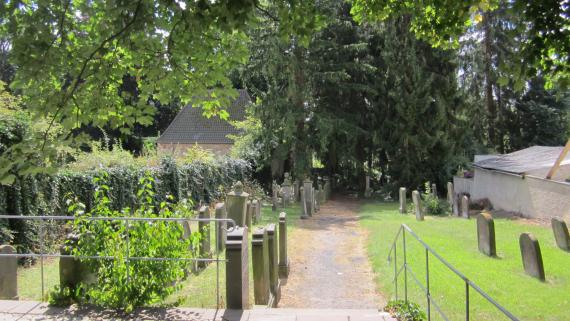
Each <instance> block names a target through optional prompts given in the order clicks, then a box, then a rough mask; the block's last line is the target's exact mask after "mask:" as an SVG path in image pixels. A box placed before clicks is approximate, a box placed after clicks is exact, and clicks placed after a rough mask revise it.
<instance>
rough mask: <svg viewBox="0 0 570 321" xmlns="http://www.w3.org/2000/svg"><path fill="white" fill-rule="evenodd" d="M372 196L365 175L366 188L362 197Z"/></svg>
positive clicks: (368, 178)
mask: <svg viewBox="0 0 570 321" xmlns="http://www.w3.org/2000/svg"><path fill="white" fill-rule="evenodd" d="M370 196H372V190H371V189H370V176H369V175H366V186H365V188H364V197H366V198H368V197H370Z"/></svg>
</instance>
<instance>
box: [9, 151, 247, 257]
mask: <svg viewBox="0 0 570 321" xmlns="http://www.w3.org/2000/svg"><path fill="white" fill-rule="evenodd" d="M147 172H148V173H150V175H151V176H152V178H153V180H154V189H155V191H156V193H154V195H153V196H152V199H153V205H154V206H156V207H158V206H159V205H160V204H161V203H162V202H164V201H166V195H171V196H172V197H173V201H174V202H177V201H179V200H181V199H185V198H189V199H193V200H194V201H196V202H203V203H210V202H212V201H214V200H216V199H220V198H222V197H224V195H225V194H224V193H225V191H227V190H229V188H230V187H231V186H232V185H233V184H234V183H235V182H236V181H247V180H249V177H250V174H251V168H250V165H249V163H247V162H245V161H242V160H236V159H229V158H228V159H219V160H216V161H215V162H214V163H211V164H207V163H201V162H194V163H184V164H177V163H176V162H175V161H174V160H173V159H172V158H165V159H163V160H162V162H161V164H160V165H159V166H156V167H145V166H138V165H136V164H135V165H129V166H118V167H114V168H97V169H93V170H87V171H82V172H77V171H73V170H70V169H66V170H63V171H62V172H60V173H59V174H57V175H45V174H42V175H35V176H28V177H26V178H19V177H18V178H16V180H15V182H14V183H13V184H12V185H10V186H7V185H0V214H13V215H66V213H67V204H66V197H67V196H68V195H70V194H73V195H74V196H75V197H77V200H78V201H79V202H81V203H82V204H84V205H85V209H86V211H90V210H91V209H92V208H93V206H94V196H95V191H96V186H95V184H94V183H93V182H94V178H96V177H99V176H101V175H102V174H105V175H106V176H107V179H106V185H107V186H108V187H109V190H108V191H107V197H108V199H109V202H110V203H109V208H110V209H112V210H121V209H123V208H125V207H130V208H134V207H135V205H136V202H137V190H138V185H137V182H138V181H139V180H140V179H141V178H142V177H144V176H145V173H147ZM46 229H47V230H46V231H47V232H48V233H46V235H47V236H49V237H50V238H53V239H58V238H59V237H60V236H61V233H60V232H59V231H58V229H57V226H55V224H51V225H49V226H48V225H46ZM37 231H38V226H37V223H35V222H33V221H23V220H11V221H9V222H8V221H6V220H4V221H2V220H0V241H2V244H12V245H15V246H16V247H17V249H18V251H19V252H20V253H23V252H30V251H36V252H37V251H38V250H39V247H38V237H37V235H38V234H37ZM48 241H49V240H48ZM48 243H49V242H48Z"/></svg>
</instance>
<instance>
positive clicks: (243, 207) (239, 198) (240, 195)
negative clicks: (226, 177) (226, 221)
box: [226, 182, 249, 227]
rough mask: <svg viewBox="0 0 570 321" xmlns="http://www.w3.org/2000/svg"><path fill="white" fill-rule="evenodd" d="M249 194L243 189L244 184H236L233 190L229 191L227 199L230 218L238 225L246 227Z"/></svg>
mask: <svg viewBox="0 0 570 321" xmlns="http://www.w3.org/2000/svg"><path fill="white" fill-rule="evenodd" d="M248 197H249V194H248V193H246V192H244V191H243V184H242V183H241V182H237V183H235V184H234V187H233V191H231V192H229V193H228V196H227V199H226V205H227V213H228V218H230V219H232V220H234V222H235V223H236V225H237V226H241V227H244V226H246V225H245V218H246V216H247V215H246V213H247V204H246V203H247V198H248Z"/></svg>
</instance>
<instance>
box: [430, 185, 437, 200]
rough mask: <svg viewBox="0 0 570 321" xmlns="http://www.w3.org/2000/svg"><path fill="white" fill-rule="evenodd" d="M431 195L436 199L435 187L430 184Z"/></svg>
mask: <svg viewBox="0 0 570 321" xmlns="http://www.w3.org/2000/svg"><path fill="white" fill-rule="evenodd" d="M431 195H432V196H433V197H435V198H437V185H435V184H431Z"/></svg>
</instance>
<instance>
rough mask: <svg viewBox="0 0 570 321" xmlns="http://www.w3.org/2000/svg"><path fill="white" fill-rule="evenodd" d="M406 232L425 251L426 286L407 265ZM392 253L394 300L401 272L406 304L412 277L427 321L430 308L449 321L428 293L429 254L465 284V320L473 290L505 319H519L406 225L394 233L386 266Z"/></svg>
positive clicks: (429, 319)
mask: <svg viewBox="0 0 570 321" xmlns="http://www.w3.org/2000/svg"><path fill="white" fill-rule="evenodd" d="M406 232H407V233H408V234H410V235H411V236H412V237H414V238H415V239H416V241H418V242H419V243H420V244H421V245H422V246H423V248H424V250H425V265H426V284H425V285H424V284H422V283H421V282H420V280H419V279H418V278H417V276H416V274H415V273H414V271H413V270H412V269H411V268H410V266H409V265H408V257H407V253H406ZM400 235H402V242H403V243H402V247H403V255H404V262H403V265H402V267H401V268H398V256H397V253H398V251H397V242H398V240H399V238H400ZM392 253H393V254H394V278H393V280H392V283H394V286H395V291H394V292H395V296H396V300H398V277H399V276H400V274H401V273H402V272H404V300H405V301H406V302H408V274H409V275H410V276H411V277H412V279H413V280H414V282H415V283H416V284H417V285H418V286H419V287H420V289H421V290H422V292H424V294H425V295H426V304H427V308H426V310H427V313H426V314H427V317H428V321H431V312H432V310H431V307H432V306H433V307H435V309H436V311H437V312H438V314H439V315H440V316H441V317H442V318H443V319H445V320H447V321H449V318H448V317H447V315H446V314H445V313H444V312H443V311H442V309H441V307H440V305H439V304H438V303H437V302H436V301H435V300H434V299H433V296H432V295H431V291H430V270H429V265H430V264H429V258H430V254H431V255H432V256H433V257H435V258H436V259H437V260H438V261H439V262H441V263H443V265H444V266H445V267H446V268H448V269H449V270H451V271H452V272H453V273H454V274H455V275H457V276H458V277H459V278H460V279H461V280H462V281H463V282H464V283H465V320H467V321H469V320H470V315H469V310H470V307H469V304H470V301H469V296H470V293H469V289H470V288H471V289H473V290H475V291H476V292H477V293H479V294H480V295H481V296H482V297H483V298H485V300H487V302H489V303H491V304H492V305H493V306H495V307H496V308H497V309H498V310H499V311H501V312H502V313H503V315H505V316H506V317H508V318H509V319H511V320H514V321H518V320H519V319H518V318H517V317H515V316H514V315H513V314H512V313H511V312H509V311H508V310H507V309H505V308H504V307H503V306H502V305H500V304H499V303H498V302H497V301H496V300H495V299H493V298H491V297H490V296H489V295H488V294H487V293H486V292H485V291H483V290H482V289H481V288H480V287H479V286H478V285H477V284H475V283H474V282H473V281H471V280H469V279H468V278H467V277H466V276H465V275H464V274H463V273H461V272H460V271H459V270H458V269H456V268H455V267H454V266H453V265H451V264H450V263H449V262H447V261H446V260H445V259H444V258H443V257H442V256H441V255H440V254H439V253H437V252H436V251H435V250H434V249H433V248H431V247H430V246H429V245H428V244H427V243H426V242H424V241H423V240H422V239H421V238H420V237H419V236H418V235H417V234H416V233H415V232H414V231H413V230H412V229H411V228H410V227H409V226H407V225H406V224H402V225H401V226H400V228H399V229H398V232H397V233H396V237H395V238H394V241H393V242H392V246H391V247H390V251H389V252H388V264H390V262H391V261H392Z"/></svg>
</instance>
